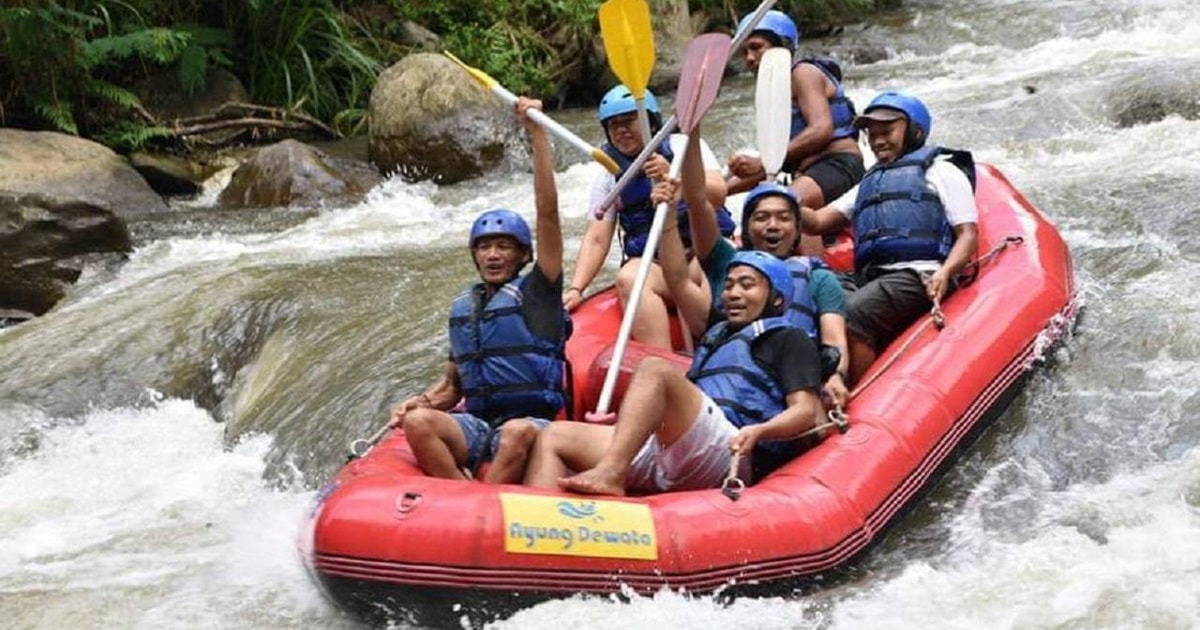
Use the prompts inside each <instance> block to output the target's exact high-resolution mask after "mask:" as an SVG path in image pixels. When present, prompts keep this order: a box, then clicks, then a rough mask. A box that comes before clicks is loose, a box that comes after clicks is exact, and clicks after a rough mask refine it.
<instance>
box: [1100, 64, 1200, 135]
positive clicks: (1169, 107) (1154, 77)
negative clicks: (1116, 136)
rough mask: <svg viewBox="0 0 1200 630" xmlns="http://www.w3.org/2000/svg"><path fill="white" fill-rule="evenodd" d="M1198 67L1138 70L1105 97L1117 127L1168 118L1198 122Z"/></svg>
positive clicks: (1184, 65) (1199, 101) (1184, 66)
mask: <svg viewBox="0 0 1200 630" xmlns="http://www.w3.org/2000/svg"><path fill="white" fill-rule="evenodd" d="M1198 84H1200V68H1198V67H1196V66H1195V64H1186V63H1185V64H1173V65H1168V66H1166V67H1162V66H1160V67H1155V68H1139V69H1137V70H1136V71H1134V72H1133V73H1131V74H1130V75H1128V76H1126V77H1125V79H1124V80H1123V81H1119V82H1117V83H1116V86H1117V87H1116V88H1114V89H1113V90H1112V92H1111V93H1110V94H1109V96H1108V107H1109V110H1110V111H1111V112H1112V117H1113V121H1114V122H1115V123H1116V124H1117V126H1119V127H1133V126H1136V125H1144V124H1147V123H1152V122H1156V121H1159V120H1162V119H1163V118H1166V117H1167V116H1170V115H1177V116H1180V117H1182V118H1187V119H1190V120H1196V119H1200V96H1198V95H1197V91H1196V86H1197V85H1198Z"/></svg>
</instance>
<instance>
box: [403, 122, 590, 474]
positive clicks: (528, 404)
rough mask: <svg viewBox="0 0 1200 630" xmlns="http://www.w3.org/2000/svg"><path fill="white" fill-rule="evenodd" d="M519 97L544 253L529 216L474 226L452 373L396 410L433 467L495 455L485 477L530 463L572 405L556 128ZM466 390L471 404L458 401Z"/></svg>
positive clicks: (424, 462)
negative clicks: (549, 130)
mask: <svg viewBox="0 0 1200 630" xmlns="http://www.w3.org/2000/svg"><path fill="white" fill-rule="evenodd" d="M530 108H536V109H541V101H537V100H531V99H527V98H521V99H518V102H517V104H516V112H517V115H518V116H519V117H520V119H521V122H522V123H523V124H524V125H525V129H526V131H527V132H528V133H529V138H530V141H531V144H532V146H533V167H534V168H533V187H534V196H535V205H536V206H537V247H536V248H537V257H536V262H534V265H533V269H532V270H531V271H530V272H529V273H528V274H525V275H523V276H522V275H520V272H521V270H522V269H523V268H524V267H525V265H527V264H528V263H529V262H531V261H532V260H533V258H534V257H533V253H534V251H533V242H532V238H531V234H530V231H529V225H528V224H527V223H526V222H525V219H523V218H521V216H520V215H519V214H517V213H515V212H513V211H511V210H505V209H496V210H489V211H487V212H484V213H483V214H481V215H479V218H477V219H476V220H475V223H474V225H472V226H471V237H470V244H469V246H470V250H471V256H472V258H473V260H474V261H475V267H476V269H478V270H479V276H480V279H481V280H482V282H480V283H478V284H476V285H474V286H473V287H470V288H468V289H467V290H466V291H464V292H463V293H461V294H460V295H458V296H457V297H456V298H454V303H453V304H452V306H451V307H450V358H449V360H448V361H447V362H446V367H445V369H444V370H443V372H442V377H441V379H439V380H438V381H437V382H436V383H435V384H434V385H433V386H432V387H430V388H429V389H428V390H426V391H425V392H424V393H422V394H419V395H417V396H414V397H412V398H409V399H408V400H405V401H404V402H402V403H401V404H399V405H398V406H396V408H395V409H394V410H393V411H392V422H393V424H396V425H403V427H404V433H405V436H406V438H407V439H408V443H409V445H410V446H411V447H412V450H413V454H414V455H415V456H416V458H417V463H418V464H419V465H420V466H421V469H422V470H424V471H425V473H426V474H428V475H430V476H434V477H445V478H450V479H464V478H468V477H469V476H470V475H471V474H472V472H473V470H474V468H475V467H476V466H477V464H478V463H479V462H482V461H486V460H488V459H491V466H490V467H489V468H488V471H487V475H486V476H485V477H484V481H487V482H490V483H512V482H518V481H520V479H521V477H522V475H523V474H524V472H525V462H526V458H527V455H528V452H529V448H530V447H531V446H532V445H533V442H534V440H535V439H536V437H537V433H538V431H539V430H541V429H542V428H544V427H545V426H546V425H547V424H549V421H548V419H549V418H553V417H554V416H555V415H556V414H557V413H558V412H559V410H561V409H562V408H563V406H564V397H563V375H564V353H563V347H564V345H565V343H566V339H567V336H568V335H569V334H570V320H568V319H567V315H566V312H565V311H564V310H563V307H562V298H561V295H562V249H563V245H562V231H561V228H560V226H559V218H558V192H557V190H556V188H555V185H554V164H553V158H552V155H551V152H550V143H549V140H548V139H547V137H546V131H545V129H544V128H543V127H541V126H540V125H537V124H536V123H534V122H532V121H531V120H530V119H529V118H528V116H527V112H528V110H529V109H530ZM460 400H463V401H464V402H465V412H463V413H451V412H450V410H451V409H453V408H454V407H455V405H456V404H457V403H458V402H459V401H460Z"/></svg>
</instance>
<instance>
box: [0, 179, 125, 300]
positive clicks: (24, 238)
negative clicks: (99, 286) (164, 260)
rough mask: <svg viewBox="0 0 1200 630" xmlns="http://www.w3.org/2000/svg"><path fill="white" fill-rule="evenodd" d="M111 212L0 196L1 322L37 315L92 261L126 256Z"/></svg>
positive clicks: (31, 197)
mask: <svg viewBox="0 0 1200 630" xmlns="http://www.w3.org/2000/svg"><path fill="white" fill-rule="evenodd" d="M130 247H131V246H130V240H129V231H128V230H127V229H126V227H125V222H124V221H122V220H121V219H120V218H119V217H117V216H116V215H115V214H114V213H113V212H112V211H111V210H108V209H106V208H101V207H99V206H96V205H93V204H89V203H86V202H82V201H78V200H71V199H59V198H54V197H49V196H45V195H15V194H11V193H0V318H4V319H23V318H26V317H32V316H34V315H41V314H42V313H45V312H46V311H48V310H50V308H51V307H52V306H54V304H55V303H56V302H58V301H59V300H60V299H62V297H63V295H64V294H65V293H66V290H67V288H68V287H69V286H70V285H71V284H72V283H74V282H75V280H76V279H78V277H79V274H80V272H81V270H82V267H83V265H84V264H85V263H86V262H88V261H89V260H92V259H93V258H95V257H96V256H97V255H105V254H108V255H113V256H115V257H123V256H124V254H126V253H128V252H129V251H130Z"/></svg>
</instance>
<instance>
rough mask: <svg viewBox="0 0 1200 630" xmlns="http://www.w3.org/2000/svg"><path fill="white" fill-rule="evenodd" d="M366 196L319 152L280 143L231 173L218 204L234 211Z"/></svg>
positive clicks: (294, 143) (300, 144)
mask: <svg viewBox="0 0 1200 630" xmlns="http://www.w3.org/2000/svg"><path fill="white" fill-rule="evenodd" d="M365 192H366V189H365V188H363V187H362V186H361V185H360V184H359V183H357V182H356V181H355V179H354V178H353V177H349V176H346V175H344V174H342V173H341V172H339V170H338V169H336V168H334V167H333V166H332V165H330V163H329V162H328V160H327V157H326V155H325V154H324V153H322V152H321V151H318V150H317V149H314V148H313V147H311V146H308V145H307V144H304V143H303V142H300V141H297V140H284V141H282V142H278V143H276V144H273V145H271V146H268V147H263V148H262V149H259V150H258V151H256V152H255V153H254V155H253V157H251V158H250V159H248V160H247V161H246V162H245V163H244V164H242V165H241V166H239V167H238V168H237V170H236V171H234V172H233V177H232V178H231V179H230V181H229V185H228V186H226V187H225V189H224V190H222V191H221V194H220V197H219V203H220V204H221V205H223V206H227V207H234V208H270V207H278V206H291V205H297V206H317V205H320V204H321V203H322V202H323V201H329V200H337V201H338V202H346V201H350V200H353V198H354V197H359V196H362V195H363V193H365Z"/></svg>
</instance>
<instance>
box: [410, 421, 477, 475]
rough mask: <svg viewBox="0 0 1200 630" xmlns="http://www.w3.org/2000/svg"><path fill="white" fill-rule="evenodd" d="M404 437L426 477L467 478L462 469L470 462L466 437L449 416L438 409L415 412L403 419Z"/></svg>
mask: <svg viewBox="0 0 1200 630" xmlns="http://www.w3.org/2000/svg"><path fill="white" fill-rule="evenodd" d="M404 436H405V437H406V438H407V439H408V444H409V446H411V447H412V450H413V454H414V455H416V456H417V464H418V465H419V466H420V467H421V470H424V471H425V474H427V475H429V476H431V477H443V478H445V479H466V477H464V476H463V474H462V471H461V470H459V466H461V465H462V463H463V462H466V461H467V437H466V436H465V435H463V431H462V427H460V426H458V422H457V421H456V420H455V419H454V418H453V417H451V416H450V414H448V413H445V412H443V411H437V410H435V409H413V410H411V411H409V412H408V414H407V415H405V416H404Z"/></svg>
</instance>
